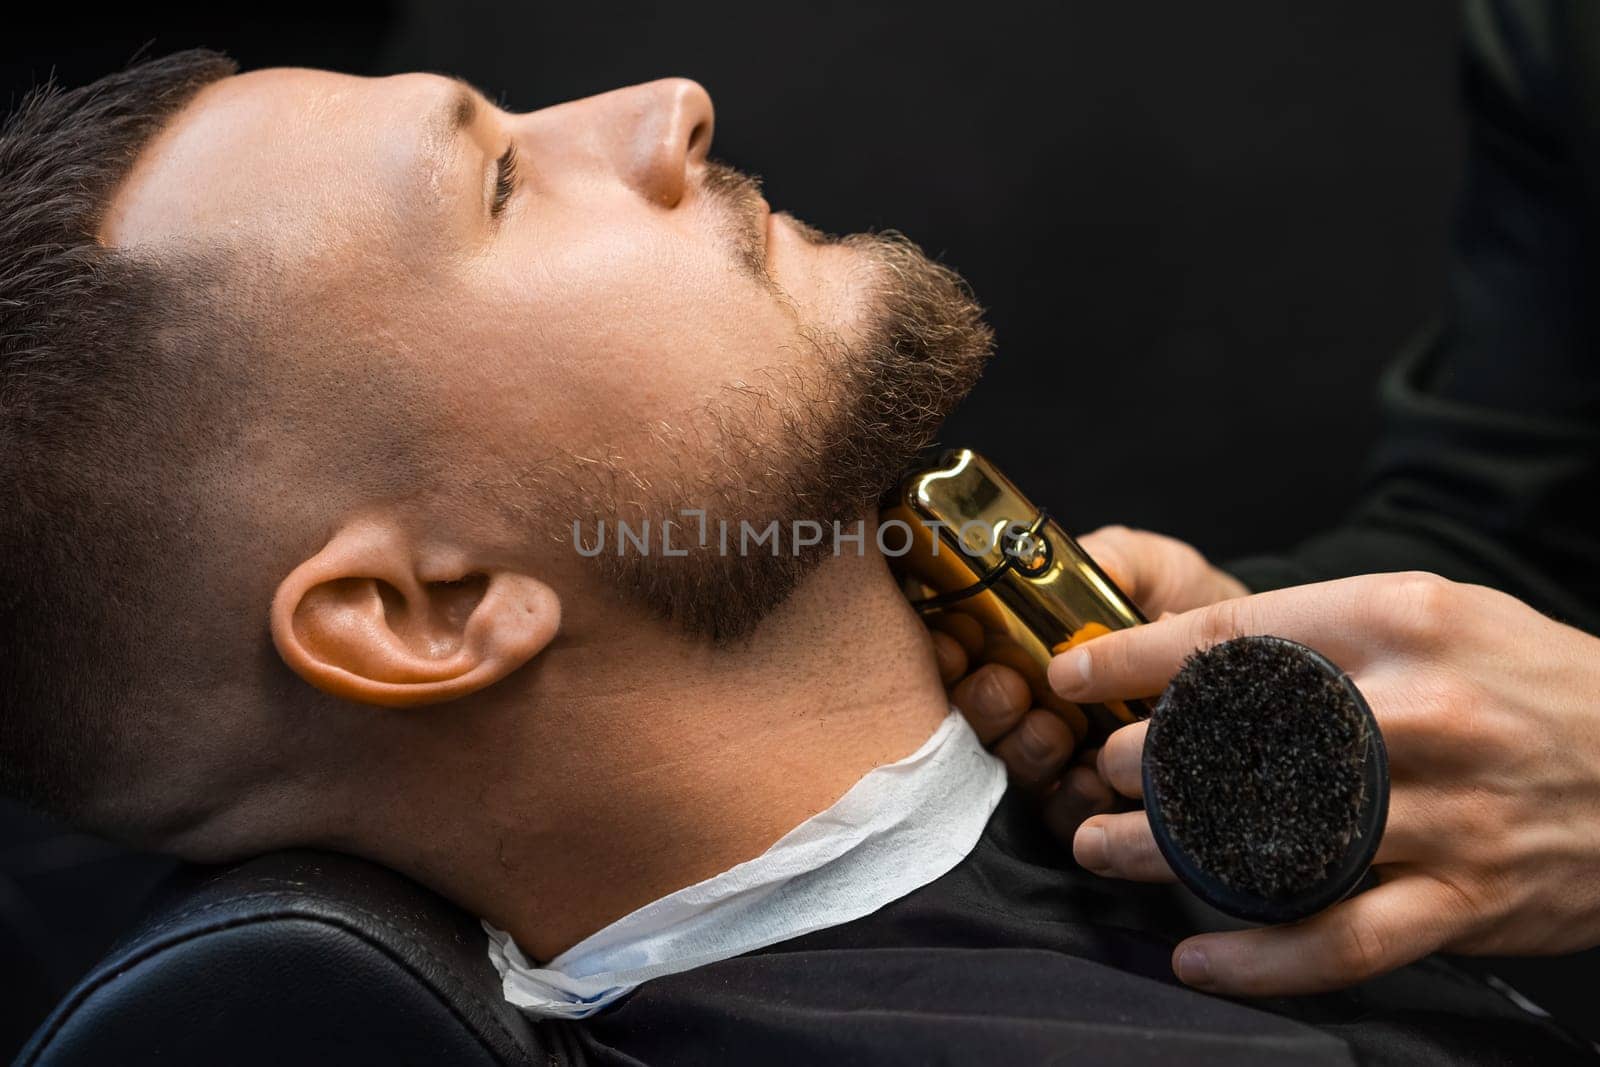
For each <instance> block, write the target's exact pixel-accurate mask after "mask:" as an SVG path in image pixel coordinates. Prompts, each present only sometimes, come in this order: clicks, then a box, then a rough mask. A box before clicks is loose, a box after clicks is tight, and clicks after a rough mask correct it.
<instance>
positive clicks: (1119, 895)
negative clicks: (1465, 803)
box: [535, 791, 1592, 1067]
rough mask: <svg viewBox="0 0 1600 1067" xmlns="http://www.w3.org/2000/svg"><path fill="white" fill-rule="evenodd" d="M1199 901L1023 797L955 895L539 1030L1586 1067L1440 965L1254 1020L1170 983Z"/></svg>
mask: <svg viewBox="0 0 1600 1067" xmlns="http://www.w3.org/2000/svg"><path fill="white" fill-rule="evenodd" d="M1191 907H1192V906H1191V905H1189V904H1186V903H1185V898H1184V891H1183V890H1182V889H1179V888H1177V887H1172V886H1151V885H1138V884H1133V883H1128V882H1118V881H1111V880H1106V879H1102V878H1099V877H1097V876H1095V875H1092V874H1089V873H1088V872H1086V871H1083V870H1082V869H1080V868H1079V867H1077V866H1076V865H1075V864H1074V863H1073V861H1072V859H1071V857H1070V855H1069V854H1068V853H1067V850H1066V849H1065V848H1064V847H1063V846H1062V845H1061V844H1059V843H1058V842H1056V841H1055V840H1054V839H1053V838H1051V837H1050V836H1049V835H1048V834H1047V832H1046V831H1045V829H1044V827H1043V825H1042V823H1041V822H1040V820H1039V818H1038V816H1037V815H1036V813H1035V808H1034V805H1033V803H1032V801H1031V800H1030V799H1029V798H1028V797H1026V796H1025V795H1023V794H1020V793H1017V792H1015V791H1012V792H1008V793H1007V795H1006V797H1005V799H1004V800H1003V801H1002V802H1001V804H1000V807H999V808H998V809H997V810H996V812H995V814H994V817H993V818H992V819H991V820H990V822H989V825H988V827H987V828H986V829H985V831H984V834H983V837H982V838H981V840H980V841H979V843H978V845H977V847H976V848H975V849H974V850H973V852H972V853H971V855H969V856H968V857H967V858H966V859H965V860H963V861H962V862H961V863H960V864H959V865H957V866H956V867H955V869H953V870H952V871H950V873H948V874H946V875H945V876H944V877H942V878H939V879H938V880H936V881H934V882H932V883H930V884H929V885H927V886H924V887H923V888H921V889H919V890H917V891H916V892H914V893H912V894H910V895H909V896H907V897H904V898H902V899H900V900H898V901H895V902H894V903H892V904H890V905H888V906H887V907H884V908H882V909H881V910H879V911H878V912H876V913H874V914H872V915H869V916H866V917H865V918H862V919H858V920H856V921H855V922H851V923H847V924H845V925H843V926H838V927H834V928H832V929H829V930H823V931H819V932H817V933H813V934H807V935H805V936H803V937H798V938H795V939H794V940H791V941H786V942H784V943H782V944H779V945H774V946H772V947H770V948H767V949H763V950H761V951H759V952H755V953H751V954H749V955H745V956H740V957H736V958H734V959H730V960H724V961H723V962H721V963H715V964H711V965H709V966H706V967H701V968H699V969H697V970H693V971H688V972H685V973H683V974H676V975H670V976H668V977H665V978H658V979H656V980H654V981H652V982H648V983H646V984H645V985H643V986H641V987H640V988H639V989H638V990H637V991H635V992H634V993H633V994H631V995H630V996H628V997H627V998H625V999H624V1000H622V1001H621V1002H620V1003H618V1004H616V1005H613V1006H612V1007H611V1008H609V1009H607V1010H606V1011H604V1012H601V1013H600V1014H599V1015H597V1016H595V1017H593V1018H591V1019H587V1020H584V1021H581V1022H567V1021H560V1022H555V1021H546V1022H541V1023H539V1024H538V1025H537V1026H536V1027H535V1029H536V1031H537V1032H538V1036H539V1038H540V1040H541V1043H542V1044H543V1045H544V1048H545V1050H546V1051H547V1053H548V1056H549V1062H550V1063H552V1064H556V1063H560V1064H594V1065H619V1067H620V1065H624V1064H626V1065H629V1067H643V1065H659V1064H687V1063H696V1064H698V1063H727V1064H807V1065H815V1064H826V1065H844V1064H935V1063H951V1064H1035V1063H1063V1064H1100V1063H1118V1064H1122V1063H1128V1064H1155V1065H1160V1067H1182V1065H1189V1064H1238V1063H1285V1064H1306V1065H1317V1064H1353V1063H1354V1064H1429V1065H1433V1064H1455V1063H1462V1064H1466V1063H1471V1064H1490V1063H1493V1064H1509V1063H1527V1064H1538V1065H1541V1067H1545V1065H1554V1064H1562V1063H1568V1062H1589V1060H1590V1059H1591V1058H1592V1055H1591V1050H1588V1049H1587V1048H1586V1047H1585V1046H1583V1045H1581V1044H1580V1043H1579V1042H1577V1041H1576V1040H1574V1039H1572V1038H1569V1037H1568V1036H1567V1035H1565V1034H1564V1033H1563V1032H1562V1031H1561V1030H1559V1029H1558V1028H1557V1027H1556V1026H1555V1025H1554V1024H1552V1023H1551V1022H1549V1021H1548V1020H1546V1019H1543V1018H1540V1017H1538V1016H1535V1015H1533V1014H1531V1013H1529V1012H1526V1011H1524V1010H1522V1009H1521V1008H1519V1007H1517V1006H1516V1005H1514V1004H1513V1003H1512V1002H1511V1001H1510V1000H1508V999H1506V998H1505V997H1504V996H1502V995H1501V994H1500V993H1498V992H1496V991H1495V990H1494V989H1491V988H1490V987H1488V986H1487V985H1485V984H1483V983H1482V982H1481V981H1479V980H1478V979H1476V978H1474V977H1470V976H1468V975H1467V974H1466V973H1464V972H1462V971H1459V970H1457V969H1455V968H1454V967H1452V966H1450V965H1449V964H1447V963H1445V962H1443V961H1440V960H1427V961H1424V962H1423V963H1420V964H1417V965H1415V966H1412V967H1408V968H1405V969H1404V970H1402V971H1399V972H1396V973H1395V974H1392V975H1389V976H1387V977H1385V978H1382V979H1380V980H1377V981H1373V982H1369V983H1366V984H1365V985H1362V986H1360V987H1358V988H1356V989H1354V990H1351V991H1348V992H1345V993H1340V994H1335V995H1325V996H1318V997H1307V998H1298V999H1294V1000H1279V1001H1265V1002H1254V1003H1243V1002H1237V1001H1230V1000H1224V999H1222V998H1219V997H1212V996H1207V995H1205V994H1202V993H1198V992H1195V991H1193V990H1190V989H1187V988H1185V987H1184V986H1182V985H1180V984H1179V983H1178V982H1177V980H1176V979H1175V978H1173V976H1172V972H1171V968H1170V959H1171V954H1172V949H1173V946H1174V945H1175V944H1176V943H1177V942H1178V941H1179V940H1180V939H1181V938H1182V937H1184V936H1186V935H1187V934H1190V933H1193V932H1196V930H1197V929H1198V927H1197V925H1196V922H1195V920H1194V919H1192V918H1190V917H1189V914H1188V913H1189V911H1190V908H1191Z"/></svg>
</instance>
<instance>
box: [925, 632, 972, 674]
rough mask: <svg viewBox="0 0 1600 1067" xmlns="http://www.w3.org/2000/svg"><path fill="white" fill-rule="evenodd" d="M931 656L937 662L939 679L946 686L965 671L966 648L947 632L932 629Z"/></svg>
mask: <svg viewBox="0 0 1600 1067" xmlns="http://www.w3.org/2000/svg"><path fill="white" fill-rule="evenodd" d="M931 636H932V637H933V658H934V660H935V661H937V662H938V664H939V681H941V682H943V683H944V684H945V685H946V686H949V685H952V684H954V683H955V681H956V679H958V678H960V677H961V676H962V675H963V674H966V673H967V650H966V649H964V648H962V647H961V642H959V641H957V640H956V639H955V638H953V637H951V636H950V635H949V634H942V633H939V632H938V631H934V632H933V634H932V635H931Z"/></svg>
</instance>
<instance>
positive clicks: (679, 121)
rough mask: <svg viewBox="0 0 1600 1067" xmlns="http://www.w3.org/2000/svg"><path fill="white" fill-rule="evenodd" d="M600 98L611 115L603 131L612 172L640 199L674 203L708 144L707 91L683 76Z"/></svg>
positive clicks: (712, 114)
mask: <svg viewBox="0 0 1600 1067" xmlns="http://www.w3.org/2000/svg"><path fill="white" fill-rule="evenodd" d="M606 97H609V98H611V99H609V100H607V103H608V104H610V105H611V107H612V108H614V109H615V114H614V115H613V121H612V122H610V123H608V124H607V126H608V131H607V132H606V133H604V134H603V136H605V137H606V138H607V141H608V145H607V147H608V150H609V151H610V153H611V154H612V158H613V162H614V163H615V165H616V167H617V170H618V172H619V173H620V174H621V175H622V177H623V179H624V180H625V181H626V182H627V183H628V184H629V185H631V186H632V187H633V188H634V189H635V190H636V191H637V192H638V193H639V195H640V196H642V197H644V198H645V199H646V200H649V201H651V202H652V203H656V204H660V205H661V206H663V207H674V206H676V205H677V203H678V202H679V201H680V200H682V199H683V194H684V192H685V190H687V189H688V187H689V172H690V169H691V168H692V167H695V166H698V165H700V164H703V163H704V162H705V160H706V153H707V152H708V151H709V150H710V148H711V129H712V125H713V123H714V121H715V118H716V113H715V112H714V111H713V109H712V107H711V96H710V94H708V93H707V92H706V91H705V89H703V88H701V86H700V84H699V83H698V82H693V81H690V80H689V79H688V78H663V79H661V80H660V81H653V82H646V83H645V84H643V85H635V86H632V87H631V88H627V89H618V90H616V91H615V92H612V93H607V94H606ZM601 99H605V98H604V97H602V98H601Z"/></svg>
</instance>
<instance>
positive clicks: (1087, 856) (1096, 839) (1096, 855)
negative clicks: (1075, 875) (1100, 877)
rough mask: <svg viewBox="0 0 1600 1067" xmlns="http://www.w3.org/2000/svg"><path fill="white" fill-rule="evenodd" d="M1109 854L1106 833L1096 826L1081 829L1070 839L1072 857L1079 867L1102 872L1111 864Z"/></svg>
mask: <svg viewBox="0 0 1600 1067" xmlns="http://www.w3.org/2000/svg"><path fill="white" fill-rule="evenodd" d="M1110 853H1111V849H1110V847H1109V846H1108V844H1107V843H1106V832H1105V831H1104V830H1102V829H1100V827H1098V826H1084V827H1081V828H1080V829H1079V830H1078V833H1077V835H1076V836H1075V837H1073V839H1072V855H1073V858H1075V859H1076V860H1077V861H1078V865H1079V866H1080V867H1087V868H1088V869H1089V870H1091V871H1097V872H1098V871H1103V870H1105V869H1106V867H1107V866H1108V865H1109V864H1110V862H1111V861H1110Z"/></svg>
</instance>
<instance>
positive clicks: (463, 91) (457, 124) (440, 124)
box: [428, 78, 483, 141]
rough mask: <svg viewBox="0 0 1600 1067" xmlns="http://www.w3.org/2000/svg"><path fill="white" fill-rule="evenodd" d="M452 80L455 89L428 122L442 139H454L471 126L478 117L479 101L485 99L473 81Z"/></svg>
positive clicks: (431, 128)
mask: <svg viewBox="0 0 1600 1067" xmlns="http://www.w3.org/2000/svg"><path fill="white" fill-rule="evenodd" d="M450 80H451V81H452V82H453V83H454V84H455V91H454V92H453V93H451V94H450V99H448V100H446V101H445V103H444V106H443V107H441V108H439V110H438V111H437V112H435V113H434V116H433V118H432V119H430V120H429V122H428V128H429V129H430V130H431V131H433V132H434V134H435V135H436V136H437V137H438V138H439V140H441V141H450V140H453V139H454V138H455V136H456V135H457V134H459V133H460V132H461V131H462V130H465V129H468V128H469V127H471V126H472V124H473V123H474V122H476V121H477V119H478V107H479V101H481V100H482V99H483V94H482V93H481V92H479V91H478V88H477V86H475V85H473V84H472V83H471V82H468V81H466V80H465V79H463V78H451V79H450Z"/></svg>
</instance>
